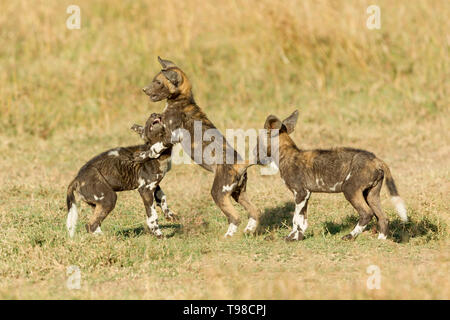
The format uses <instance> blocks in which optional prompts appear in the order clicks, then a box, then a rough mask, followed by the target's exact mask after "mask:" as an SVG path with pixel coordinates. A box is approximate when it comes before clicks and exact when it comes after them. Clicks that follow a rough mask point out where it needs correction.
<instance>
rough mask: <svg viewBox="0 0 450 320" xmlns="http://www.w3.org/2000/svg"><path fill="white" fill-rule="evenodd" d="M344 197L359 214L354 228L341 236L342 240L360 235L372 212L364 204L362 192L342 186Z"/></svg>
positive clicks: (349, 186)
mask: <svg viewBox="0 0 450 320" xmlns="http://www.w3.org/2000/svg"><path fill="white" fill-rule="evenodd" d="M343 191H344V196H345V198H346V199H347V200H348V201H349V202H350V203H351V204H352V206H353V207H354V208H355V209H356V211H357V212H358V213H359V221H358V224H357V225H356V227H355V228H354V229H353V230H352V231H351V232H350V233H349V234H347V235H345V236H343V237H342V239H343V240H352V239H355V238H356V237H357V236H358V235H359V234H360V233H362V232H363V231H364V229H365V228H366V227H367V224H368V223H369V222H370V220H371V219H372V217H373V214H374V213H373V211H372V209H371V208H370V207H369V205H368V204H367V202H366V199H365V198H364V195H363V190H361V189H360V188H356V187H353V186H352V185H348V186H345V185H344V190H343Z"/></svg>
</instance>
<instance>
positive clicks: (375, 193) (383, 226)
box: [366, 178, 389, 240]
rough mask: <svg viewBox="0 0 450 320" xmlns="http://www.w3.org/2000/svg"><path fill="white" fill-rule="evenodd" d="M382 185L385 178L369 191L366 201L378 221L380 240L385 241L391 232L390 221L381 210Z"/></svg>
mask: <svg viewBox="0 0 450 320" xmlns="http://www.w3.org/2000/svg"><path fill="white" fill-rule="evenodd" d="M382 185H383V178H381V179H380V180H378V182H377V184H376V185H375V186H374V187H372V188H370V189H369V190H368V192H367V196H366V200H367V203H368V204H369V206H370V208H371V209H372V210H373V212H374V213H375V216H376V217H377V220H378V232H379V234H378V239H382V240H384V239H386V238H387V235H388V232H389V220H388V218H387V216H386V214H385V213H384V212H383V210H382V209H381V202H380V191H381V186H382Z"/></svg>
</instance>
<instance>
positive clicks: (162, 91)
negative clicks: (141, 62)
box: [142, 57, 192, 102]
mask: <svg viewBox="0 0 450 320" xmlns="http://www.w3.org/2000/svg"><path fill="white" fill-rule="evenodd" d="M158 61H159V63H160V64H161V67H162V68H161V71H160V72H158V74H157V75H156V76H155V77H154V78H153V80H152V82H151V83H150V84H149V85H148V86H146V87H145V88H143V89H142V90H143V91H144V92H145V94H146V95H148V96H149V97H150V100H151V101H153V102H156V101H161V100H165V99H172V98H176V97H178V96H180V95H184V96H187V97H190V96H191V95H192V93H191V84H190V82H189V80H188V78H187V77H186V75H185V74H184V72H183V71H182V70H181V69H180V68H178V67H177V66H176V65H175V64H174V63H173V62H172V61H169V60H163V59H161V58H160V57H158Z"/></svg>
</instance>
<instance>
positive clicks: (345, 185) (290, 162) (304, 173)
mask: <svg viewBox="0 0 450 320" xmlns="http://www.w3.org/2000/svg"><path fill="white" fill-rule="evenodd" d="M297 118H298V111H295V112H294V113H292V115H290V116H289V117H288V118H286V119H285V120H283V121H280V120H279V119H278V118H277V117H276V116H273V115H270V116H269V117H267V119H266V122H265V124H264V128H265V129H266V130H267V135H268V138H267V141H268V142H267V145H266V146H265V147H266V148H267V155H268V156H269V157H272V158H275V159H278V161H279V169H280V175H281V178H282V179H283V180H284V183H285V184H286V186H287V187H288V188H289V190H291V191H292V193H293V194H294V197H295V213H294V218H293V229H292V231H291V232H290V233H289V235H288V236H287V238H286V240H290V241H293V240H302V239H303V238H304V234H305V231H306V228H307V226H308V222H307V217H306V210H307V206H308V199H309V196H310V194H311V192H325V193H338V192H343V193H344V196H345V198H346V199H347V200H348V201H349V202H350V203H351V204H352V206H353V207H354V208H355V209H356V211H358V213H359V216H360V218H359V221H358V224H357V225H356V227H355V228H354V229H353V231H352V232H350V234H347V235H345V236H344V237H343V239H345V240H350V239H354V238H356V236H357V235H358V234H360V233H361V232H362V231H363V230H364V229H365V228H366V226H367V224H368V223H369V221H370V220H371V219H372V217H373V215H374V214H375V216H376V218H377V220H378V228H379V235H378V239H386V237H387V235H388V219H387V217H386V215H385V213H384V212H383V211H382V210H381V204H380V190H381V186H382V184H383V178H386V184H387V187H388V190H389V194H390V195H391V197H392V200H393V202H394V204H395V206H396V209H397V212H398V214H399V216H400V219H401V220H402V221H403V222H406V221H407V220H408V218H407V216H406V208H405V206H404V203H403V200H402V199H401V198H400V197H399V194H398V192H397V188H396V186H395V183H394V179H393V178H392V175H391V172H390V170H389V167H388V166H387V165H386V163H384V162H383V161H382V160H381V159H378V158H377V157H375V155H374V154H373V153H371V152H368V151H364V150H359V149H352V148H335V149H329V150H321V149H316V150H301V149H299V148H298V147H297V146H296V145H295V143H294V141H292V139H291V138H290V137H289V134H290V133H291V132H293V131H294V127H295V124H296V123H297ZM274 130H277V131H274ZM277 132H278V138H279V139H278V141H279V147H278V148H275V150H278V151H277V152H278V154H272V155H271V154H270V150H271V148H270V141H271V139H270V136H271V135H272V136H275V135H276V134H277ZM258 143H262V142H260V140H258Z"/></svg>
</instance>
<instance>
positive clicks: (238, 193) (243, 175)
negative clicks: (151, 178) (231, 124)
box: [137, 57, 260, 237]
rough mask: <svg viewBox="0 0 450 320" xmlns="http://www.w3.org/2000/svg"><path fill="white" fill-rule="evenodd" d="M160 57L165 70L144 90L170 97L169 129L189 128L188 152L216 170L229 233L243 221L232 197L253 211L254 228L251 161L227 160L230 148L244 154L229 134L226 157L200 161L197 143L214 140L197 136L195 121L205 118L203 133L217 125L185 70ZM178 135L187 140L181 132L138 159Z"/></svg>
mask: <svg viewBox="0 0 450 320" xmlns="http://www.w3.org/2000/svg"><path fill="white" fill-rule="evenodd" d="M158 61H159V63H160V64H161V66H162V70H161V71H160V72H158V74H156V76H155V77H154V78H153V81H152V82H151V83H150V84H149V85H148V86H147V87H145V88H144V89H143V91H144V92H145V94H147V95H148V96H149V97H150V100H151V101H153V102H156V101H161V100H166V107H165V109H164V111H163V114H162V118H163V122H164V123H165V124H166V126H167V128H168V130H169V131H170V132H171V134H172V135H175V136H177V129H184V130H187V131H188V132H189V133H190V137H191V141H190V152H188V153H189V154H190V157H191V158H192V159H193V160H194V162H196V163H197V164H199V165H200V166H202V167H203V168H204V169H206V170H208V171H211V172H214V174H215V178H214V182H213V186H212V189H211V195H212V197H213V199H214V201H215V203H216V204H217V205H218V206H219V208H220V209H221V210H222V211H223V213H224V214H225V215H226V217H227V218H228V222H229V227H228V231H227V232H226V233H225V237H231V236H233V234H234V233H235V232H236V230H237V227H238V225H239V224H240V218H239V215H238V212H237V211H236V209H235V208H234V207H233V204H232V202H231V198H233V199H234V200H235V201H237V202H238V203H239V204H241V205H242V206H243V207H244V208H245V210H246V211H247V212H248V214H249V218H250V219H249V221H248V224H247V226H246V228H245V232H254V231H255V230H256V228H257V225H258V221H259V217H260V211H259V210H258V209H257V208H256V207H255V206H254V205H253V204H252V203H251V202H250V200H249V199H248V197H247V193H246V184H247V168H248V166H249V165H248V163H236V162H237V161H235V162H234V164H227V162H226V160H225V155H226V154H227V152H231V153H232V155H231V156H232V157H233V158H234V159H240V156H239V155H238V153H237V152H236V151H235V150H234V149H233V148H231V147H230V146H229V148H230V149H231V151H230V149H228V151H227V150H226V149H227V147H226V146H227V143H226V140H225V138H224V139H223V149H224V151H223V156H224V158H223V159H219V160H223V161H214V162H210V161H208V160H207V159H205V158H204V154H202V155H200V157H202V159H201V160H200V161H196V159H195V149H196V143H202V149H201V150H205V149H206V148H208V146H209V145H210V144H211V143H212V142H211V141H195V140H194V138H195V137H194V125H195V122H196V121H199V122H201V125H202V127H201V128H202V137H203V134H204V133H205V131H206V130H208V129H215V126H214V125H213V123H212V122H211V121H210V120H209V119H208V117H207V116H206V114H205V113H204V112H203V111H202V110H201V109H200V107H199V106H198V105H197V104H196V102H195V100H194V96H193V94H192V87H191V83H190V81H189V80H188V78H187V76H186V75H185V73H184V72H183V71H182V70H181V69H180V68H178V67H177V66H176V65H175V64H174V63H173V62H171V61H168V60H162V59H161V58H160V57H158ZM171 138H174V136H172V137H171ZM177 139H178V142H180V141H181V140H183V137H182V136H181V137H180V136H177V137H175V139H169V140H168V141H166V142H165V143H162V144H155V145H153V146H152V147H151V149H150V150H149V151H147V152H144V153H140V154H137V159H139V158H142V159H145V158H147V157H157V156H158V154H159V153H160V152H162V151H164V150H165V149H166V148H169V147H171V146H172V143H171V141H174V140H177ZM184 139H185V140H187V139H186V137H184ZM202 140H203V139H202ZM188 142H189V141H188ZM185 143H186V141H184V142H183V145H184V146H185V145H186V144H185Z"/></svg>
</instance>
